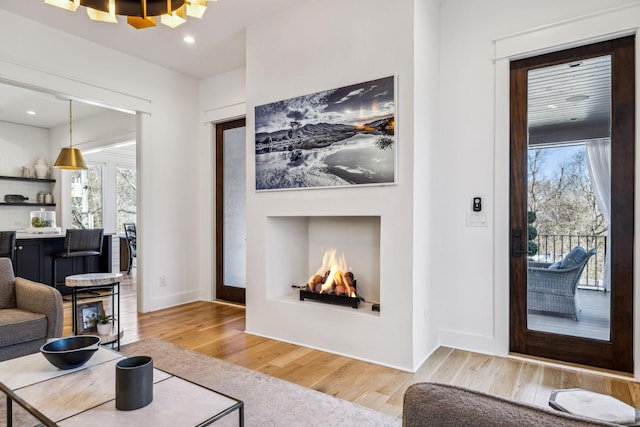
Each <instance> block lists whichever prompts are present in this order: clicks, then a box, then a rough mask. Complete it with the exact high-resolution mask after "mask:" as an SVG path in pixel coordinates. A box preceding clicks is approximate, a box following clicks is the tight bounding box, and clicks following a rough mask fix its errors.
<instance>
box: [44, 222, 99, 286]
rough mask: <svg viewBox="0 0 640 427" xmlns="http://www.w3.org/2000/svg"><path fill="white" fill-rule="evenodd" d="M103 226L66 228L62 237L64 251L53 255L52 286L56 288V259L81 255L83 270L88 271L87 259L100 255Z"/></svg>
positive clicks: (57, 283)
mask: <svg viewBox="0 0 640 427" xmlns="http://www.w3.org/2000/svg"><path fill="white" fill-rule="evenodd" d="M103 236H104V229H103V228H83V229H69V230H67V234H66V237H65V239H64V252H58V253H56V254H54V255H53V283H52V285H53V287H55V288H57V287H58V285H59V284H64V281H63V282H58V281H57V279H58V260H59V259H71V258H78V257H82V258H83V259H84V271H83V273H88V271H87V270H88V259H89V257H91V256H100V255H102V238H103Z"/></svg>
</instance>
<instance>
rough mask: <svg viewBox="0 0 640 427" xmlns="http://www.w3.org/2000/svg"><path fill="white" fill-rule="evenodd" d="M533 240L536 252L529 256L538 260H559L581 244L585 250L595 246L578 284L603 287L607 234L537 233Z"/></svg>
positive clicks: (588, 286)
mask: <svg viewBox="0 0 640 427" xmlns="http://www.w3.org/2000/svg"><path fill="white" fill-rule="evenodd" d="M534 242H536V243H537V244H538V253H537V254H536V255H533V256H531V257H529V258H530V259H531V260H533V261H538V262H550V263H553V262H556V261H560V260H561V259H562V257H563V256H565V255H566V254H567V253H569V251H571V249H573V248H574V247H576V246H582V247H583V248H585V249H586V250H587V251H588V250H590V249H591V248H596V254H595V255H594V256H592V257H591V259H589V261H588V262H587V265H586V266H585V268H584V271H583V272H582V276H581V277H580V283H579V286H580V287H582V288H588V289H598V290H602V289H604V287H603V283H602V279H603V277H604V262H605V261H604V260H605V255H606V254H607V236H584V235H576V234H539V235H538V236H537V237H536V238H535V239H534Z"/></svg>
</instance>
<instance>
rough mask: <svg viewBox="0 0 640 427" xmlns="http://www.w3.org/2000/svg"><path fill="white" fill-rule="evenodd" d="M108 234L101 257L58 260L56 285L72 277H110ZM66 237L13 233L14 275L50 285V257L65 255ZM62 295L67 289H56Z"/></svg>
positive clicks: (51, 259) (109, 240)
mask: <svg viewBox="0 0 640 427" xmlns="http://www.w3.org/2000/svg"><path fill="white" fill-rule="evenodd" d="M111 237H112V236H111V234H105V235H104V237H103V240H102V255H100V256H99V257H95V256H93V257H88V259H87V263H86V264H87V265H86V267H85V262H84V261H85V260H84V259H83V258H81V257H79V258H72V259H59V260H58V282H64V278H65V277H67V276H70V275H72V274H83V273H111ZM64 239H65V234H64V233H62V234H30V233H21V232H18V233H16V257H15V274H16V276H19V277H24V278H25V279H29V280H33V281H35V282H40V283H44V284H47V285H50V286H52V285H53V283H54V282H53V254H55V253H58V252H63V251H64ZM58 289H59V290H60V292H62V293H63V294H65V295H66V294H69V293H70V290H69V289H68V288H67V287H66V286H62V285H60V286H58Z"/></svg>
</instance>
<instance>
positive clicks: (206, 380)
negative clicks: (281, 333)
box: [0, 338, 401, 427]
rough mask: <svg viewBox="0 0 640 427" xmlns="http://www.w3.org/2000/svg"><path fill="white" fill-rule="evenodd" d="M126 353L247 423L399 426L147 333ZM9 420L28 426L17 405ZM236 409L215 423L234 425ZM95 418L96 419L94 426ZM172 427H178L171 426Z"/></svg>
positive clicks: (2, 416)
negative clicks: (203, 392) (223, 403)
mask: <svg viewBox="0 0 640 427" xmlns="http://www.w3.org/2000/svg"><path fill="white" fill-rule="evenodd" d="M121 352H122V353H124V354H125V355H127V356H142V355H146V356H151V357H153V363H154V366H155V367H157V368H160V369H163V370H165V371H168V372H170V373H172V374H175V375H178V376H181V377H183V378H185V379H187V380H190V381H193V382H195V383H198V384H201V385H204V386H206V387H209V388H212V389H214V390H217V391H220V392H222V393H225V394H228V395H230V396H233V397H236V398H238V399H240V400H242V401H243V402H244V405H245V414H244V415H245V426H247V427H254V426H259V427H271V426H274V427H275V426H277V427H306V426H309V427H311V426H313V427H333V426H344V427H355V426H358V427H360V426H362V427H368V426H375V427H386V426H389V427H391V426H400V425H401V420H400V419H398V418H395V417H392V416H390V415H387V414H383V413H381V412H377V411H374V410H372V409H369V408H365V407H363V406H360V405H357V404H355V403H351V402H348V401H346V400H342V399H338V398H335V397H332V396H329V395H327V394H324V393H321V392H319V391H316V390H312V389H309V388H305V387H302V386H299V385H297V384H293V383H290V382H287V381H283V380H280V379H278V378H274V377H271V376H268V375H264V374H261V373H259V372H256V371H252V370H250V369H246V368H243V367H241V366H237V365H233V364H231V363H228V362H225V361H222V360H219V359H215V358H212V357H208V356H205V355H202V354H199V353H196V352H193V351H190V350H186V349H184V348H181V347H178V346H176V345H173V344H170V343H167V342H165V341H162V340H158V339H154V338H149V339H144V340H141V341H138V342H135V343H132V344H128V345H125V346H123V347H122V348H121ZM0 396H1V399H0V400H1V401H0V426H2V425H4V424H5V420H6V407H5V404H6V398H5V396H4V395H3V394H2V393H0ZM16 406H17V405H15V404H14V411H15V412H16V414H15V415H16V417H15V421H14V425H15V426H16V427H18V426H20V427H21V426H26V425H30V426H33V425H34V423H33V419H32V418H31V417H29V416H26V415H25V414H24V412H23V411H22V409H21V408H19V407H18V408H16ZM237 424H238V417H237V415H236V413H233V414H230V415H229V416H227V417H225V418H223V419H222V420H220V421H219V422H217V423H215V424H213V425H214V426H235V425H237ZM99 425H100V423H99V421H98V420H97V421H96V426H99ZM176 427H177V426H176Z"/></svg>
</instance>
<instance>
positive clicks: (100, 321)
mask: <svg viewBox="0 0 640 427" xmlns="http://www.w3.org/2000/svg"><path fill="white" fill-rule="evenodd" d="M115 320H116V318H115V317H113V316H112V315H110V314H109V315H107V313H105V312H102V313H100V314H98V315H97V316H96V326H97V327H98V335H109V333H110V332H111V328H112V327H113V322H114V321H115Z"/></svg>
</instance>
